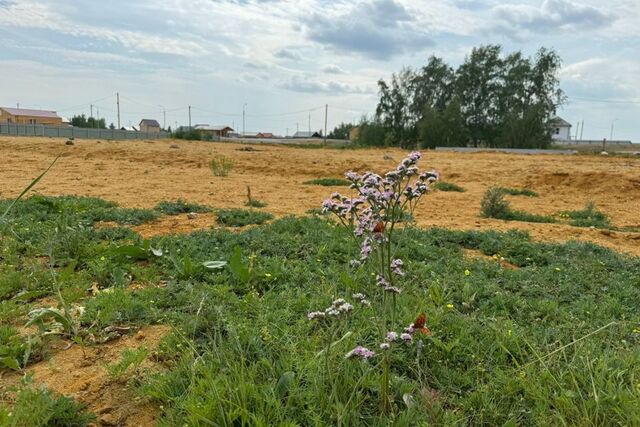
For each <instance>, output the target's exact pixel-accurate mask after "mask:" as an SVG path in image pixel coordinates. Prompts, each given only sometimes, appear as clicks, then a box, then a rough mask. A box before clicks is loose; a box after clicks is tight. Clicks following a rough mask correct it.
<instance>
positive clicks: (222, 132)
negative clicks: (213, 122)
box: [193, 124, 233, 137]
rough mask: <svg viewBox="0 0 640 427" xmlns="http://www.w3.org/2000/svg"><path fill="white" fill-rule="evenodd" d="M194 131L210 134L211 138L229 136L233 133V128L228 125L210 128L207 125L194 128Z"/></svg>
mask: <svg viewBox="0 0 640 427" xmlns="http://www.w3.org/2000/svg"><path fill="white" fill-rule="evenodd" d="M193 129H194V130H196V131H198V132H201V133H204V134H209V135H211V136H225V137H226V136H229V133H230V132H233V128H232V127H231V126H226V125H218V126H209V125H207V124H199V125H195V126H194V127H193Z"/></svg>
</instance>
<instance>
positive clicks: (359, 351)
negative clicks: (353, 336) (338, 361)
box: [344, 345, 376, 360]
mask: <svg viewBox="0 0 640 427" xmlns="http://www.w3.org/2000/svg"><path fill="white" fill-rule="evenodd" d="M375 355H376V353H375V352H374V351H371V350H369V349H368V348H366V347H362V346H361V345H359V346H357V347H356V348H354V349H353V350H351V351H350V352H349V353H347V354H346V356H345V357H344V358H345V359H355V358H360V359H364V360H366V359H370V358H372V357H374V356H375Z"/></svg>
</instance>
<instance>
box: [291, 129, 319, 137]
mask: <svg viewBox="0 0 640 427" xmlns="http://www.w3.org/2000/svg"><path fill="white" fill-rule="evenodd" d="M293 138H322V135H320V133H319V132H313V131H311V132H309V131H306V130H299V131H298V132H296V133H294V134H293Z"/></svg>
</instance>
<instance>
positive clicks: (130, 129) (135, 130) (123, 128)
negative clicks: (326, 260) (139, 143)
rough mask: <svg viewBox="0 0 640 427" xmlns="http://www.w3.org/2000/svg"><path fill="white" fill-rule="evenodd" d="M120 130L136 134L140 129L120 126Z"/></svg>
mask: <svg viewBox="0 0 640 427" xmlns="http://www.w3.org/2000/svg"><path fill="white" fill-rule="evenodd" d="M120 130H128V131H130V132H138V131H139V130H140V128H138V127H136V126H122V127H121V128H120Z"/></svg>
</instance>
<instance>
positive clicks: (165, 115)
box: [162, 108, 167, 130]
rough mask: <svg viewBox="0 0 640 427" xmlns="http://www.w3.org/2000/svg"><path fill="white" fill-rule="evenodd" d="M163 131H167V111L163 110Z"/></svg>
mask: <svg viewBox="0 0 640 427" xmlns="http://www.w3.org/2000/svg"><path fill="white" fill-rule="evenodd" d="M162 129H165V130H166V129H167V110H165V109H164V108H163V109H162Z"/></svg>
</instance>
